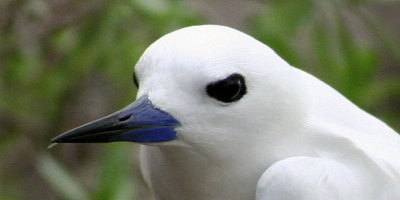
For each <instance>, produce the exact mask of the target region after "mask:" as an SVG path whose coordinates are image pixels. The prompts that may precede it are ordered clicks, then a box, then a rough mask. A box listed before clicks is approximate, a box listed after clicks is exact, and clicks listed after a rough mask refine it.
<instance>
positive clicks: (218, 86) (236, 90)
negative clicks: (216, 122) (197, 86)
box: [207, 74, 246, 103]
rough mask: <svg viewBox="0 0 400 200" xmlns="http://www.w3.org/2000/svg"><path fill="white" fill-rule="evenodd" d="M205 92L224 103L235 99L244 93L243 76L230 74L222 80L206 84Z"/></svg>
mask: <svg viewBox="0 0 400 200" xmlns="http://www.w3.org/2000/svg"><path fill="white" fill-rule="evenodd" d="M207 94H208V95H209V96H210V97H213V98H215V99H217V100H218V101H222V102H225V103H230V102H234V101H237V100H239V99H240V98H242V96H243V95H244V94H246V85H245V82H244V77H243V76H242V75H240V74H232V75H230V76H228V77H227V78H225V79H223V80H219V81H216V82H213V83H210V84H208V85H207Z"/></svg>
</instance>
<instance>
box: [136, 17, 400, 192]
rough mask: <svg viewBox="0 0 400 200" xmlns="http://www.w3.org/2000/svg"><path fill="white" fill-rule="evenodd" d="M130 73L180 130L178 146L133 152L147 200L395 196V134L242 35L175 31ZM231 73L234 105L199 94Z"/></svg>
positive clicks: (399, 157) (398, 173) (398, 170)
mask: <svg viewBox="0 0 400 200" xmlns="http://www.w3.org/2000/svg"><path fill="white" fill-rule="evenodd" d="M321 67H324V66H321ZM135 70H136V75H137V77H138V80H139V82H140V87H139V92H138V98H139V97H141V96H143V95H147V96H148V97H149V99H150V100H151V102H153V104H154V105H155V106H156V107H157V108H159V109H161V110H163V111H166V112H167V113H169V114H170V115H172V116H173V117H174V118H175V119H177V120H178V121H179V122H180V124H181V126H180V127H178V128H176V133H177V136H178V138H177V139H175V140H173V141H170V142H164V143H157V144H153V145H150V146H142V147H141V168H142V171H143V174H144V177H145V179H146V181H147V183H148V184H149V185H150V187H151V189H152V190H153V191H154V193H155V196H156V199H167V200H168V199H194V200H195V199H199V200H200V199H201V200H205V199H241V200H246V199H248V200H252V199H257V200H290V199H296V200H322V199H323V200H350V199H354V200H376V199H379V200H397V199H400V137H399V135H398V134H397V133H396V132H395V131H393V130H392V129H391V128H390V127H388V126H387V125H386V124H384V123H383V122H381V121H380V120H378V119H376V118H375V117H373V116H371V115H369V114H368V113H366V112H364V111H363V110H361V109H360V108H358V107H357V106H355V105H354V104H353V103H351V102H350V101H349V100H347V99H346V98H345V97H343V96H342V95H341V94H339V93H338V92H337V91H335V90H334V89H332V88H331V87H329V86H328V85H326V84H325V83H323V82H322V81H320V80H318V79H317V78H315V77H313V76H311V75H309V74H307V73H305V72H303V71H301V70H299V69H296V68H293V67H291V66H290V65H289V64H288V63H286V62H285V61H284V60H283V59H281V58H280V57H279V56H278V55H277V54H276V53H275V52H274V51H273V50H271V49H270V48H269V47H268V46H266V45H264V44H262V43H260V42H259V41H257V40H255V39H254V38H252V37H250V36H248V35H246V34H244V33H241V32H239V31H237V30H234V29H231V28H228V27H223V26H216V25H203V26H192V27H188V28H184V29H180V30H178V31H175V32H172V33H170V34H167V35H165V36H164V37H162V38H161V39H159V40H158V41H156V42H155V43H154V44H152V45H151V46H150V47H149V48H148V49H147V50H146V51H145V53H144V54H143V56H142V57H141V59H140V60H139V62H138V64H137V65H136V68H135ZM233 73H238V74H241V75H243V76H244V78H245V81H246V84H247V92H246V94H245V95H244V96H243V98H241V99H240V100H238V101H235V102H232V103H223V102H219V101H218V100H216V99H214V98H210V96H208V95H207V92H206V89H205V88H206V86H207V84H209V83H211V82H215V81H217V80H220V79H223V78H225V77H227V76H229V75H230V74H233Z"/></svg>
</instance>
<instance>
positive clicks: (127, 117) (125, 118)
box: [118, 115, 132, 122]
mask: <svg viewBox="0 0 400 200" xmlns="http://www.w3.org/2000/svg"><path fill="white" fill-rule="evenodd" d="M131 117H132V115H127V116H125V117H121V118H119V119H118V120H119V121H120V122H123V121H126V120H128V119H129V118H131Z"/></svg>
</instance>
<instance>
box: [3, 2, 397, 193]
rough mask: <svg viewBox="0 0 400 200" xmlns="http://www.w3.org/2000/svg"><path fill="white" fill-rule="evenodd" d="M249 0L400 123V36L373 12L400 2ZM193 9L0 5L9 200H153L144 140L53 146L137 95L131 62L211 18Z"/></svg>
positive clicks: (366, 101) (325, 69)
mask: <svg viewBox="0 0 400 200" xmlns="http://www.w3.org/2000/svg"><path fill="white" fill-rule="evenodd" d="M252 3H254V4H256V6H257V7H258V9H257V10H256V11H255V12H254V13H251V16H250V18H248V19H246V22H247V23H246V24H244V25H243V27H245V28H246V30H245V32H248V33H249V34H251V35H254V36H255V37H256V38H257V39H259V40H261V41H263V42H264V43H266V44H268V45H269V46H271V47H272V48H273V49H274V50H275V51H276V52H277V53H278V54H280V55H281V56H282V57H283V58H284V59H286V60H287V61H288V62H289V63H291V64H292V65H294V66H297V67H299V68H302V69H304V70H306V71H309V72H311V73H312V74H314V75H316V76H317V77H319V78H320V79H322V80H324V81H326V82H328V83H329V84H330V85H332V86H334V87H335V88H337V89H338V90H339V91H340V92H342V93H343V94H344V95H345V96H347V97H349V98H350V99H351V100H353V101H354V102H355V103H356V104H358V105H359V106H361V107H362V108H364V109H366V110H367V111H370V112H372V113H373V114H374V115H377V116H378V117H379V118H381V119H383V120H384V121H386V122H388V123H389V124H390V125H392V126H393V127H395V128H397V130H399V128H400V123H399V122H400V108H399V107H400V101H399V100H400V76H399V74H400V71H399V63H400V45H399V41H398V39H399V38H398V37H397V35H396V34H394V31H396V30H393V29H390V28H389V27H388V26H386V25H385V23H383V22H382V21H381V20H380V19H379V18H378V17H376V16H375V15H374V14H372V12H371V11H370V8H371V7H373V6H381V5H386V6H387V4H396V3H397V2H395V1H386V2H380V3H377V2H372V3H370V2H366V1H362V0H359V1H343V0H342V1H339V0H337V1H334V0H331V1H328V0H326V1H317V0H306V1H288V0H285V1H268V2H267V3H264V2H262V1H254V2H252ZM210 4H211V5H210V7H211V8H212V6H213V5H212V3H210ZM194 6H196V5H194ZM189 7H190V6H189ZM189 7H188V6H187V3H186V4H185V3H184V1H178V0H171V1H167V0H122V1H105V0H99V1H83V2H81V1H74V0H60V1H44V0H36V1H28V0H16V1H14V0H4V1H1V2H0V13H1V15H2V18H1V19H0V44H1V45H0V77H1V78H0V171H1V173H0V198H1V199H11V200H12V199H69V200H77V199H97V200H100V199H101V200H107V199H110V200H111V199H118V200H120V199H151V196H150V195H149V191H148V189H146V186H144V183H143V180H142V178H141V175H140V171H139V168H138V158H137V156H136V155H137V153H138V152H137V146H138V145H134V144H129V143H117V144H106V145H104V144H103V145H100V144H99V145H59V146H57V147H55V148H53V149H50V150H47V149H46V146H47V145H48V144H49V140H50V139H51V138H52V137H54V136H56V135H57V134H58V133H61V132H62V131H65V130H67V129H69V128H72V127H74V126H77V125H79V124H81V123H83V122H87V121H90V120H92V119H95V118H97V117H99V116H102V115H105V114H107V113H110V112H112V111H113V110H115V109H117V108H121V107H122V106H123V105H125V104H127V103H129V102H130V101H132V100H133V99H134V96H135V93H136V88H134V86H133V84H132V80H131V76H132V72H133V66H134V65H135V63H136V61H137V60H138V58H139V56H140V55H141V54H142V52H143V51H144V50H145V48H146V47H147V46H148V45H149V44H151V43H152V42H153V41H155V40H156V39H157V38H159V37H160V36H162V35H163V34H165V33H168V32H170V31H172V30H176V29H178V28H182V27H185V26H189V25H194V24H203V23H213V22H212V21H209V20H207V16H204V15H202V13H200V12H199V11H198V9H197V10H196V9H192V8H189ZM237 9H241V8H240V7H238V8H237ZM354 21H356V22H354ZM358 26H361V27H362V28H361V30H360V28H357V27H358ZM397 31H398V30H397ZM360 33H362V34H365V35H364V36H360ZM362 34H361V35H362ZM89 105H91V106H89Z"/></svg>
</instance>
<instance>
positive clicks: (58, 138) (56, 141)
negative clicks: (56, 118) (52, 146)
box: [51, 135, 63, 143]
mask: <svg viewBox="0 0 400 200" xmlns="http://www.w3.org/2000/svg"><path fill="white" fill-rule="evenodd" d="M61 136H62V135H59V136H57V137H55V138H53V139H51V142H52V143H62V142H63V137H61Z"/></svg>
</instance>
